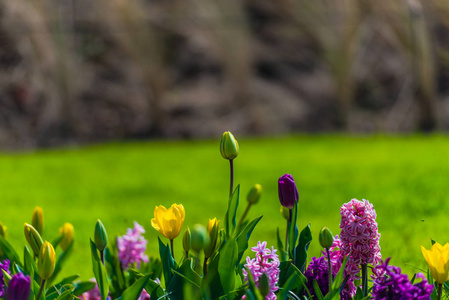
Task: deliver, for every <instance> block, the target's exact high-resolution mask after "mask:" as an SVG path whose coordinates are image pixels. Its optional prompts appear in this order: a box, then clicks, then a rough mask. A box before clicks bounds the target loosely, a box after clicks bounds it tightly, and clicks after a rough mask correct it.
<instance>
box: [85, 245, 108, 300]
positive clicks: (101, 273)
mask: <svg viewBox="0 0 449 300" xmlns="http://www.w3.org/2000/svg"><path fill="white" fill-rule="evenodd" d="M90 250H91V254H92V266H93V270H94V275H95V279H96V280H97V284H98V289H99V290H100V295H101V300H106V297H107V296H108V291H109V284H108V274H107V272H106V269H105V267H104V265H103V263H102V262H101V260H100V256H99V255H98V249H97V246H95V243H94V242H93V241H92V240H90Z"/></svg>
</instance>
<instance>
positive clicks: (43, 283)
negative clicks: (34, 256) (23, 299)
mask: <svg viewBox="0 0 449 300" xmlns="http://www.w3.org/2000/svg"><path fill="white" fill-rule="evenodd" d="M44 286H45V279H42V283H41V288H40V289H39V293H38V294H37V297H36V300H39V298H40V297H41V295H42V292H43V290H44Z"/></svg>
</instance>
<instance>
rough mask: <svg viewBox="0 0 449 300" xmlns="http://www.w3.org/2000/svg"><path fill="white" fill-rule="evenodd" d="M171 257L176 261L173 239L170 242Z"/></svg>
mask: <svg viewBox="0 0 449 300" xmlns="http://www.w3.org/2000/svg"><path fill="white" fill-rule="evenodd" d="M170 248H171V257H173V259H175V252H174V251H173V239H171V240H170Z"/></svg>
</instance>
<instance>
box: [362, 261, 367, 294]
mask: <svg viewBox="0 0 449 300" xmlns="http://www.w3.org/2000/svg"><path fill="white" fill-rule="evenodd" d="M362 292H363V297H366V296H368V264H362Z"/></svg>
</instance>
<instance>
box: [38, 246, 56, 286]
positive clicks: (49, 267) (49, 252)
mask: <svg viewBox="0 0 449 300" xmlns="http://www.w3.org/2000/svg"><path fill="white" fill-rule="evenodd" d="M55 258H56V254H55V249H54V248H53V246H52V245H51V244H50V243H49V242H47V241H45V243H44V244H43V245H42V248H41V251H40V252H39V258H38V260H37V272H38V273H39V276H40V277H41V278H42V279H43V280H47V279H49V278H50V277H51V275H53V271H54V270H55Z"/></svg>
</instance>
